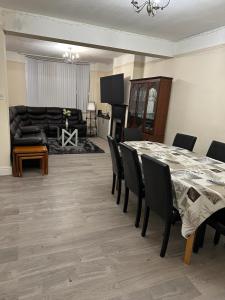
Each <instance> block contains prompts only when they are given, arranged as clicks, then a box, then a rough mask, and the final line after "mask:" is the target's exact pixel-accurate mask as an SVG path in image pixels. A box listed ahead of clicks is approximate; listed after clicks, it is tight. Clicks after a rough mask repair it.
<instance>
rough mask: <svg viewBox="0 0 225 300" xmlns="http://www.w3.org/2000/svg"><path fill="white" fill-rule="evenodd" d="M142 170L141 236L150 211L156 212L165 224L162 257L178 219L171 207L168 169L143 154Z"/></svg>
mask: <svg viewBox="0 0 225 300" xmlns="http://www.w3.org/2000/svg"><path fill="white" fill-rule="evenodd" d="M141 159H142V168H143V173H144V182H145V214H144V223H143V228H142V236H143V237H144V236H145V234H146V230H147V227H148V220H149V213H150V211H151V210H152V211H154V212H156V213H157V214H158V215H159V216H160V217H161V218H162V219H163V220H164V223H165V228H164V237H163V242H162V247H161V251H160V256H161V257H164V256H165V253H166V249H167V245H168V241H169V237H170V229H171V225H172V224H174V223H175V222H176V221H177V220H179V219H180V216H179V212H178V211H177V210H176V209H175V208H174V207H173V189H172V182H171V175H170V168H169V166H168V165H166V164H165V163H162V162H160V161H159V160H157V159H155V158H152V157H150V156H147V155H145V154H143V155H142V156H141Z"/></svg>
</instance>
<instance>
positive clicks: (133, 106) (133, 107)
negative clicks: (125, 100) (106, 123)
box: [128, 84, 139, 127]
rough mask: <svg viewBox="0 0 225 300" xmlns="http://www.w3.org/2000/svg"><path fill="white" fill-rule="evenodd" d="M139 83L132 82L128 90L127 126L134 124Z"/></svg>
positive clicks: (133, 125)
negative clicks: (129, 90)
mask: <svg viewBox="0 0 225 300" xmlns="http://www.w3.org/2000/svg"><path fill="white" fill-rule="evenodd" d="M138 92H139V85H138V84H132V86H131V92H130V103H129V110H128V127H135V126H136V120H135V118H136V104H137V99H138Z"/></svg>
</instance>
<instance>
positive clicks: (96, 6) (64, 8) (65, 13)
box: [0, 0, 225, 41]
mask: <svg viewBox="0 0 225 300" xmlns="http://www.w3.org/2000/svg"><path fill="white" fill-rule="evenodd" d="M130 2H131V0H95V1H93V0H92V1H90V0H38V1H37V0H0V6H2V7H5V8H10V9H16V10H22V11H27V12H32V13H36V14H42V15H47V16H53V17H58V18H63V19H68V20H73V21H81V22H85V23H89V24H94V25H101V26H104V27H109V28H115V29H119V30H123V31H128V32H136V33H139V34H145V35H149V36H156V37H161V38H165V39H169V40H174V41H177V40H180V39H183V38H185V37H189V36H192V35H195V34H198V33H201V32H204V31H209V30H212V29H215V28H217V27H220V26H224V25H225V17H224V16H225V0H171V3H170V5H169V7H168V8H166V9H165V10H164V11H160V12H159V13H158V15H157V16H155V17H154V18H152V17H149V16H148V15H147V13H146V12H145V11H143V12H142V13H141V14H140V15H138V14H136V13H135V12H134V10H133V8H132V7H131V4H130ZM139 2H140V3H143V2H144V0H140V1H139Z"/></svg>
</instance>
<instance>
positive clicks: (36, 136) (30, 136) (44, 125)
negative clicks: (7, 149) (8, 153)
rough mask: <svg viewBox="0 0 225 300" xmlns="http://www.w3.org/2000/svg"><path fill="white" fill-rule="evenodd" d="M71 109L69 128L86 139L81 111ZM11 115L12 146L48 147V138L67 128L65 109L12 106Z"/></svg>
mask: <svg viewBox="0 0 225 300" xmlns="http://www.w3.org/2000/svg"><path fill="white" fill-rule="evenodd" d="M69 109H70V110H71V117H69V118H68V121H69V127H70V128H71V129H72V130H74V129H78V135H79V136H80V137H85V136H86V131H87V127H86V122H85V121H83V117H82V112H81V110H79V109H74V108H69ZM9 114H10V134H11V144H12V146H35V145H48V139H47V137H52V136H56V135H57V129H58V128H63V127H64V126H65V117H64V115H63V108H59V107H29V106H12V107H10V108H9Z"/></svg>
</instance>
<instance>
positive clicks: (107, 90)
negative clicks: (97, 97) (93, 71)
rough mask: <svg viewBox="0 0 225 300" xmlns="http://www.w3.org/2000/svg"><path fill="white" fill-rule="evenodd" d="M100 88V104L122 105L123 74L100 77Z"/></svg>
mask: <svg viewBox="0 0 225 300" xmlns="http://www.w3.org/2000/svg"><path fill="white" fill-rule="evenodd" d="M100 88H101V102H102V103H109V104H111V105H115V104H123V103H124V74H117V75H112V76H106V77H101V78H100Z"/></svg>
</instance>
